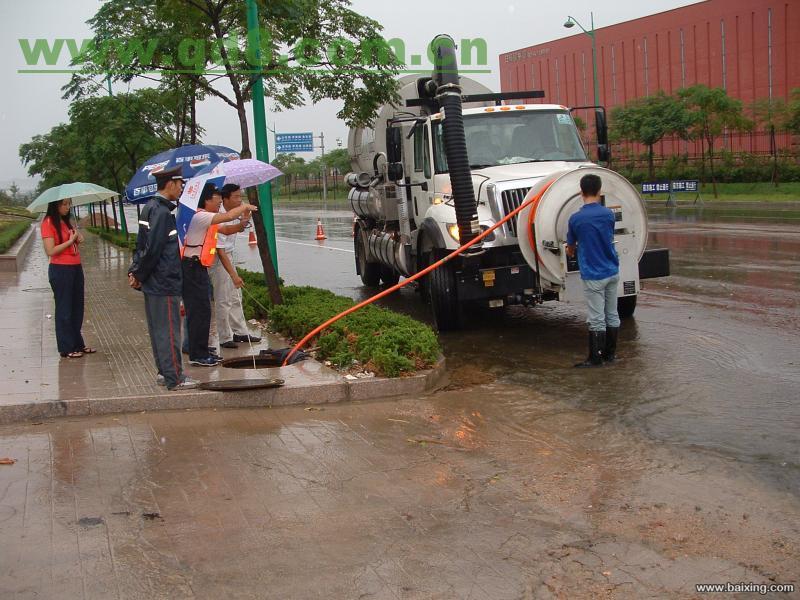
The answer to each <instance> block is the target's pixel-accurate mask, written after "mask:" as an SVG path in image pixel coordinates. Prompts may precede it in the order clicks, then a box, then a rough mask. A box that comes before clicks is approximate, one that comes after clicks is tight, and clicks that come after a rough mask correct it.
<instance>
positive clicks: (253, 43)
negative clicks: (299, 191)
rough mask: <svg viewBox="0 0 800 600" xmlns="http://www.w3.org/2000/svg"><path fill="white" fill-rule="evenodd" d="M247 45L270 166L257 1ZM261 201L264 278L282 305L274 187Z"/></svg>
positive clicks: (262, 146)
mask: <svg viewBox="0 0 800 600" xmlns="http://www.w3.org/2000/svg"><path fill="white" fill-rule="evenodd" d="M247 42H248V46H249V48H250V51H251V52H252V53H253V55H254V56H255V58H256V61H255V62H256V64H254V65H251V67H252V68H253V126H254V128H255V134H256V158H257V159H258V160H260V161H263V162H265V163H268V162H269V146H268V145H267V118H266V115H265V111H264V82H263V80H262V79H261V71H262V65H261V34H260V32H259V29H258V6H257V5H256V2H255V0H247ZM258 199H259V200H258V203H259V211H258V212H256V213H253V223H254V224H255V225H256V226H257V227H258V226H259V225H260V229H261V231H260V232H259V233H261V234H263V236H264V237H266V240H265V244H263V245H262V243H261V240H259V252H260V254H261V261H262V263H265V262H266V263H268V264H264V265H263V266H264V277H265V278H266V280H267V287H268V289H269V291H270V297H271V299H272V301H273V303H274V304H281V303H282V299H281V296H280V289H279V288H278V286H277V282H278V247H277V244H276V243H275V216H274V215H273V212H272V186H271V185H270V184H269V182H268V183H265V184H262V185H260V186H258ZM259 237H261V236H259ZM265 259H266V260H265ZM270 267H271V268H270ZM273 276H274V277H273ZM273 288H274V289H273ZM276 299H277V302H276Z"/></svg>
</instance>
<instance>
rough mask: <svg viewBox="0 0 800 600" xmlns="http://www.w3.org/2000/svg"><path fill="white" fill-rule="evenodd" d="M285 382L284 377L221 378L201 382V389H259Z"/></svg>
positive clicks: (278, 385)
mask: <svg viewBox="0 0 800 600" xmlns="http://www.w3.org/2000/svg"><path fill="white" fill-rule="evenodd" d="M283 383H284V382H283V379H262V378H260V379H221V380H219V381H207V382H205V383H201V384H200V389H202V390H211V391H214V392H230V391H235V390H258V389H261V388H273V387H280V386H282V385H283Z"/></svg>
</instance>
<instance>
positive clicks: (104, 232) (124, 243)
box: [86, 227, 136, 250]
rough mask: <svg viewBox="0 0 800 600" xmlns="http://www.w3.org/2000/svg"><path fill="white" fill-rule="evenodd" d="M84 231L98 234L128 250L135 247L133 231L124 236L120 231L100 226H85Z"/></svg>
mask: <svg viewBox="0 0 800 600" xmlns="http://www.w3.org/2000/svg"><path fill="white" fill-rule="evenodd" d="M86 231H89V232H91V233H94V234H95V235H99V236H100V237H101V238H102V239H104V240H106V241H107V242H111V243H112V244H114V245H115V246H120V247H121V248H127V249H128V250H135V249H136V234H135V233H129V234H128V236H127V237H125V234H124V233H122V232H119V231H113V230H108V229H103V228H102V227H87V228H86Z"/></svg>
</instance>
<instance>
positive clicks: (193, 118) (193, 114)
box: [189, 87, 197, 144]
mask: <svg viewBox="0 0 800 600" xmlns="http://www.w3.org/2000/svg"><path fill="white" fill-rule="evenodd" d="M190 102H191V105H190V106H189V115H190V116H189V119H190V123H189V126H190V127H191V130H190V133H189V136H190V143H192V144H196V143H197V90H196V89H195V88H194V87H192V99H191V100H190Z"/></svg>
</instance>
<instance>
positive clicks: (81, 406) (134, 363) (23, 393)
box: [0, 230, 444, 423]
mask: <svg viewBox="0 0 800 600" xmlns="http://www.w3.org/2000/svg"><path fill="white" fill-rule="evenodd" d="M38 235H39V234H38V230H37V232H36V236H37V237H38ZM86 238H87V239H86V242H85V243H84V244H83V247H82V248H81V258H82V260H83V268H84V272H85V275H86V301H85V307H86V315H85V320H84V326H83V334H84V339H85V340H86V343H87V344H88V345H90V346H92V347H94V348H97V350H98V352H97V353H96V354H91V355H85V356H84V357H82V358H80V359H66V358H61V357H60V356H59V354H58V351H57V349H56V340H55V324H54V322H53V319H52V315H53V294H52V291H51V289H50V285H49V283H48V279H47V264H48V261H47V257H46V255H45V253H44V251H43V249H42V246H41V243H40V242H39V241H38V239H37V240H36V241H35V242H34V245H33V248H32V249H31V252H30V254H29V256H28V257H27V259H26V261H25V263H24V264H23V265H22V268H21V270H20V272H18V273H0V302H2V306H3V309H4V310H3V313H4V315H3V320H2V324H0V328H2V338H3V343H2V345H0V368H1V369H2V371H3V372H4V373H5V374H6V376H5V378H4V379H5V385H4V386H3V388H2V390H0V423H13V422H19V421H25V420H36V419H42V418H48V417H55V416H67V415H70V416H74V415H87V414H107V413H118V412H129V411H142V410H156V409H182V408H203V407H213V408H216V407H223V406H224V407H245V406H277V405H286V404H301V403H308V404H314V403H323V402H338V401H343V400H350V399H371V398H378V397H384V396H393V395H400V394H409V393H420V392H424V391H426V390H428V389H432V388H434V387H435V386H436V385H437V383H438V382H439V380H440V379H441V377H442V376H443V372H444V368H443V364H440V365H438V366H437V368H435V369H434V370H432V371H428V372H425V373H421V374H418V375H416V376H415V377H409V378H401V379H380V378H377V379H365V380H356V381H351V380H348V379H345V378H344V377H343V376H342V375H340V374H339V373H338V372H336V371H334V370H332V369H329V368H327V367H325V366H324V365H322V364H320V363H319V362H317V361H314V360H307V361H303V362H300V363H296V364H295V365H291V366H289V367H281V368H269V369H258V370H251V369H226V368H223V367H221V366H220V367H214V368H205V367H191V366H189V365H188V361H186V360H184V367H185V371H186V373H187V374H189V375H191V376H192V377H194V378H196V379H199V380H201V381H213V380H221V379H245V378H261V377H264V378H280V379H283V380H284V381H285V384H284V386H282V387H280V388H272V389H262V390H253V391H245V392H225V393H222V392H209V391H203V390H192V391H184V392H169V391H167V390H166V389H165V388H163V387H160V386H158V385H156V382H155V380H156V369H155V365H154V363H153V356H152V352H151V349H150V339H149V336H148V333H147V324H146V322H145V314H144V298H143V296H142V294H140V293H139V292H136V291H134V290H132V289H131V288H130V287H128V285H127V279H126V272H127V267H128V264H129V262H130V253H129V252H127V251H125V250H122V249H120V248H117V247H116V246H113V245H111V244H108V243H106V242H105V241H103V240H100V239H99V238H98V237H97V236H94V235H91V234H87V236H86ZM288 345H289V344H288V342H286V341H285V340H282V339H280V338H278V337H275V336H273V335H268V336H265V338H264V340H263V341H262V342H261V343H260V344H258V345H254V346H253V348H252V353H257V352H258V350H259V349H262V348H266V347H273V348H275V347H278V348H280V347H286V346H288ZM250 353H251V348H250V347H249V346H248V345H246V344H240V346H239V348H237V349H236V350H226V351H225V354H224V356H225V358H230V357H234V356H241V355H246V354H250ZM184 358H185V357H184Z"/></svg>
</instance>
